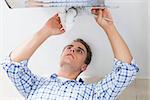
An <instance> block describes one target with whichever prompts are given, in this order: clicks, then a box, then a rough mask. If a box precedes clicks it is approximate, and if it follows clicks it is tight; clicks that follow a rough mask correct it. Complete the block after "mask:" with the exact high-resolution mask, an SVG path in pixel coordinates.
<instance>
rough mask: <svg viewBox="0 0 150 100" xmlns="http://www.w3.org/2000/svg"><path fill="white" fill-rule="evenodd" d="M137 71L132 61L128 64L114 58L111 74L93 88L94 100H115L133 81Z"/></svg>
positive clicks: (136, 66)
mask: <svg viewBox="0 0 150 100" xmlns="http://www.w3.org/2000/svg"><path fill="white" fill-rule="evenodd" d="M138 71H139V68H138V65H137V64H136V63H135V60H134V59H132V61H131V63H130V64H128V63H124V62H122V61H120V60H118V59H116V58H115V59H114V62H113V70H112V72H111V73H110V74H108V75H106V76H105V78H104V79H103V80H102V81H100V82H98V84H97V85H96V86H95V89H94V92H95V93H94V98H95V100H98V99H102V100H115V99H116V97H117V96H118V95H119V94H120V93H121V92H122V91H123V90H124V89H125V88H126V87H127V86H128V85H129V84H130V83H131V82H132V81H133V80H134V79H135V77H136V74H137V72H138Z"/></svg>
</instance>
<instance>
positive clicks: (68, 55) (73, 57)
mask: <svg viewBox="0 0 150 100" xmlns="http://www.w3.org/2000/svg"><path fill="white" fill-rule="evenodd" d="M66 56H71V57H72V58H73V59H74V56H73V55H72V54H67V55H66Z"/></svg>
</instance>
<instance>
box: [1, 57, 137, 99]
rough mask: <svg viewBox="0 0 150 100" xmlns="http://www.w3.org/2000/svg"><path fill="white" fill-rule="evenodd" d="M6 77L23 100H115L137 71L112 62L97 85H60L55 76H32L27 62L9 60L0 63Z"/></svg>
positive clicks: (125, 64)
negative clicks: (107, 72)
mask: <svg viewBox="0 0 150 100" xmlns="http://www.w3.org/2000/svg"><path fill="white" fill-rule="evenodd" d="M1 64H2V66H3V68H4V70H5V71H6V72H7V74H8V77H9V78H10V79H11V81H12V82H13V83H14V84H15V86H16V87H17V89H18V90H19V92H20V93H21V94H22V95H23V96H24V97H25V99H27V100H115V99H116V97H117V96H118V95H119V94H120V93H121V92H122V91H123V90H124V89H125V88H126V87H127V86H128V85H129V84H130V83H131V82H132V81H133V80H134V79H135V75H136V73H137V72H138V67H137V65H136V64H135V62H134V60H132V62H131V64H127V63H123V62H121V61H119V60H117V59H114V63H113V65H114V66H113V70H112V72H111V73H110V74H108V75H106V76H105V78H104V79H103V80H101V81H99V82H98V83H97V84H86V83H84V82H80V81H76V80H66V81H62V80H61V79H59V78H58V77H57V75H56V74H53V75H51V77H49V78H44V77H38V76H36V75H34V74H33V73H32V72H31V71H30V70H29V69H28V67H27V64H28V60H24V61H21V62H13V61H11V59H10V57H6V59H5V60H4V61H3V62H2V63H1Z"/></svg>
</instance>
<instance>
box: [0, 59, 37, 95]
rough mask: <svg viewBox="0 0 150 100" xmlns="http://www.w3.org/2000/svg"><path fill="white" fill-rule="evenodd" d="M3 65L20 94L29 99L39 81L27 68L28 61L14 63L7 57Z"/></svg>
mask: <svg viewBox="0 0 150 100" xmlns="http://www.w3.org/2000/svg"><path fill="white" fill-rule="evenodd" d="M1 65H2V66H3V69H4V70H5V71H6V73H7V75H8V77H9V78H10V79H11V81H12V82H13V83H14V84H15V86H16V88H17V89H18V90H19V92H20V93H21V94H22V95H23V96H24V97H25V98H27V97H28V95H29V94H30V91H31V89H32V88H33V86H34V84H35V82H36V81H37V79H38V77H37V76H35V75H34V74H32V73H31V71H30V70H29V68H28V67H27V65H28V60H24V61H20V62H14V61H12V60H11V59H10V57H9V56H7V57H6V58H5V59H4V60H3V61H2V62H1Z"/></svg>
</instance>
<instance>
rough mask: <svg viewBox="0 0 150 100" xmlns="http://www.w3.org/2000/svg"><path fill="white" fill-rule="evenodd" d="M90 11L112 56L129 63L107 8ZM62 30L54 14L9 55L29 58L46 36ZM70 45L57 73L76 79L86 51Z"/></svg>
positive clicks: (61, 59)
mask: <svg viewBox="0 0 150 100" xmlns="http://www.w3.org/2000/svg"><path fill="white" fill-rule="evenodd" d="M91 12H92V13H93V14H94V15H96V17H95V20H96V22H97V24H98V25H99V26H100V27H101V28H102V29H103V30H104V31H105V32H106V35H107V37H108V39H109V41H110V44H111V47H112V50H113V54H114V57H115V58H117V59H119V60H121V61H123V62H126V63H131V60H132V56H131V53H130V50H129V48H128V46H127V44H126V43H125V41H124V40H123V39H122V37H121V36H120V34H119V32H118V31H117V29H116V27H115V25H114V23H113V19H112V17H111V15H110V12H109V11H108V9H106V8H105V9H97V8H92V10H91ZM64 32H65V30H64V29H63V27H62V24H61V22H60V18H59V16H58V14H56V15H54V16H53V17H52V18H50V19H49V20H48V21H47V22H46V23H45V25H44V26H43V27H42V28H41V29H40V30H39V31H38V32H37V33H35V34H34V35H33V36H32V37H31V38H30V39H29V40H27V41H26V42H25V43H23V44H22V45H20V46H19V47H18V48H16V49H15V50H13V51H12V53H11V55H10V58H11V60H12V61H16V62H19V61H22V60H25V59H29V58H30V57H31V56H32V55H33V53H34V52H35V51H36V50H37V48H38V47H39V46H40V45H41V44H42V43H43V42H44V41H45V40H46V39H47V38H49V37H51V36H55V35H60V34H63V33H64ZM70 45H71V47H70V48H68V47H67V48H65V49H64V51H63V53H62V55H61V58H60V66H61V67H60V70H59V72H58V73H57V74H58V76H60V77H65V78H68V79H76V78H77V76H78V75H79V74H80V73H81V72H83V71H84V70H86V68H87V65H86V64H85V63H84V61H85V58H86V56H87V51H86V49H85V47H84V46H83V45H82V44H81V43H79V42H72V43H71V44H70ZM79 48H82V49H83V50H85V52H84V54H80V53H79V52H78V50H77V49H79Z"/></svg>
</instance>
